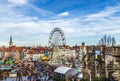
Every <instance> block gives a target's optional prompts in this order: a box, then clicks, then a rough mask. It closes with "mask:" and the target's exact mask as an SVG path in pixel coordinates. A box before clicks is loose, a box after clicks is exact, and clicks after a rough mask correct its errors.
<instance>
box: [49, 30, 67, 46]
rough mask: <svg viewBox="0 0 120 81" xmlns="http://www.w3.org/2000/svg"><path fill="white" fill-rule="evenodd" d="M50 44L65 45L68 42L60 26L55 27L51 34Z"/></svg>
mask: <svg viewBox="0 0 120 81" xmlns="http://www.w3.org/2000/svg"><path fill="white" fill-rule="evenodd" d="M48 43H49V46H50V47H54V46H59V45H60V46H63V45H65V44H66V41H65V35H64V32H63V31H62V30H61V29H60V28H54V29H53V30H52V31H51V33H50V36H49V41H48Z"/></svg>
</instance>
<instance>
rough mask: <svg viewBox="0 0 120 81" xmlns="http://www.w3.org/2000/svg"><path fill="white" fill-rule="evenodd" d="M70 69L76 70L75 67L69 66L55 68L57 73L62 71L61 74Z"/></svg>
mask: <svg viewBox="0 0 120 81" xmlns="http://www.w3.org/2000/svg"><path fill="white" fill-rule="evenodd" d="M70 70H75V69H74V68H69V67H62V66H61V67H58V68H57V69H55V70H54V72H56V73H61V74H66V73H67V72H68V71H70Z"/></svg>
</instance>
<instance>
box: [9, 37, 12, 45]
mask: <svg viewBox="0 0 120 81" xmlns="http://www.w3.org/2000/svg"><path fill="white" fill-rule="evenodd" d="M9 46H10V47H11V46H13V42H12V35H10V41H9Z"/></svg>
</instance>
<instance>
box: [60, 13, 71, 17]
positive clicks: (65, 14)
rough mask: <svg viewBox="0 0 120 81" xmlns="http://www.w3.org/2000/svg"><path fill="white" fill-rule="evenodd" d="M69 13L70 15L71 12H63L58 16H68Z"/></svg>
mask: <svg viewBox="0 0 120 81" xmlns="http://www.w3.org/2000/svg"><path fill="white" fill-rule="evenodd" d="M69 15H70V13H69V12H62V13H60V14H58V16H60V17H66V16H69Z"/></svg>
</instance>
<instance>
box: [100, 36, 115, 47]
mask: <svg viewBox="0 0 120 81" xmlns="http://www.w3.org/2000/svg"><path fill="white" fill-rule="evenodd" d="M99 45H106V46H115V45H116V40H115V37H111V36H110V35H109V36H107V35H104V36H103V37H102V38H101V39H100V41H99Z"/></svg>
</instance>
